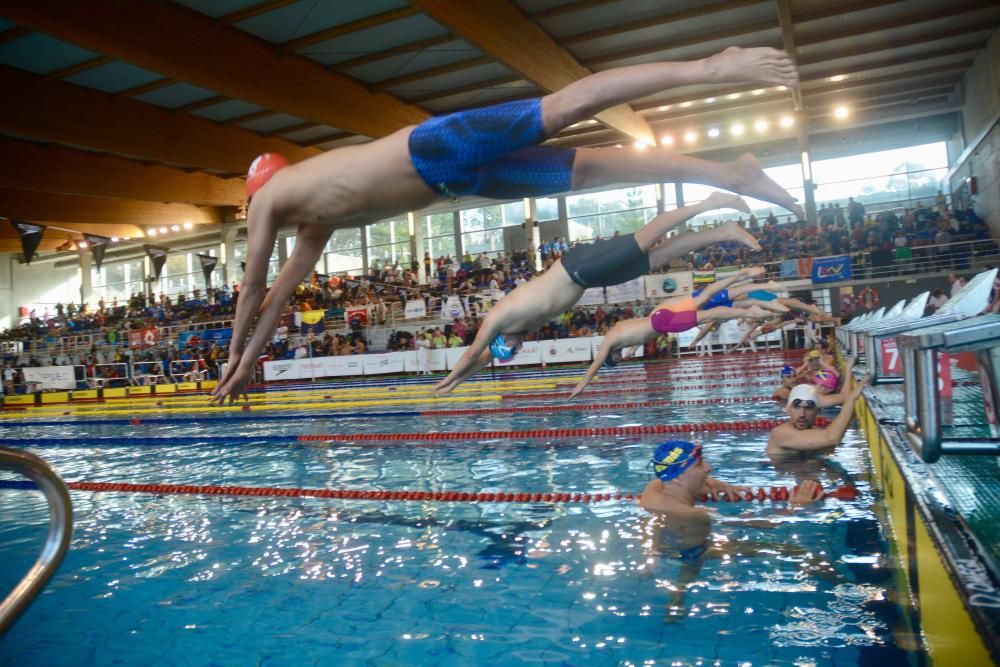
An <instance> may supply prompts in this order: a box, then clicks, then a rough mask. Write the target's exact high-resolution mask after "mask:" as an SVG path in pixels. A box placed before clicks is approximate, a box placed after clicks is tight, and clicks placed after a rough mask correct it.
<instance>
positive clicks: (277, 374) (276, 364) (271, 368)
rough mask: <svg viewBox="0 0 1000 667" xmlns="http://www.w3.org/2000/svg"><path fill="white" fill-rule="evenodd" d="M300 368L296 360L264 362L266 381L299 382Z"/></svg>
mask: <svg viewBox="0 0 1000 667" xmlns="http://www.w3.org/2000/svg"><path fill="white" fill-rule="evenodd" d="M298 371H299V367H298V364H296V363H295V360H294V359H281V360H280V361H265V362H264V380H265V381H266V382H273V381H275V380H298V379H299V373H298Z"/></svg>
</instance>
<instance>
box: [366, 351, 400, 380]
mask: <svg viewBox="0 0 1000 667" xmlns="http://www.w3.org/2000/svg"><path fill="white" fill-rule="evenodd" d="M403 355H404V353H403V352H389V353H387V354H365V355H363V356H362V359H363V368H364V371H365V375H385V374H387V373H402V372H403V369H404V368H405V362H404V360H403Z"/></svg>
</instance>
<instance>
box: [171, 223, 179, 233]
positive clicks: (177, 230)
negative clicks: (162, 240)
mask: <svg viewBox="0 0 1000 667" xmlns="http://www.w3.org/2000/svg"><path fill="white" fill-rule="evenodd" d="M170 231H172V232H179V231H181V226H180V225H170Z"/></svg>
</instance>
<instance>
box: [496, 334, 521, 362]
mask: <svg viewBox="0 0 1000 667" xmlns="http://www.w3.org/2000/svg"><path fill="white" fill-rule="evenodd" d="M490 354H492V355H493V358H494V359H499V360H500V361H507V360H508V359H513V358H514V355H515V354H517V348H516V347H511V346H510V345H508V344H507V343H506V342H504V339H503V334H497V335H496V338H494V339H493V341H492V342H491V343H490Z"/></svg>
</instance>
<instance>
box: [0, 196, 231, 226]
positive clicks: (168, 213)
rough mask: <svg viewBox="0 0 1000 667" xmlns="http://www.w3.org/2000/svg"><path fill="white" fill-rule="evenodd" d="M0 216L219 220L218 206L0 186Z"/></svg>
mask: <svg viewBox="0 0 1000 667" xmlns="http://www.w3.org/2000/svg"><path fill="white" fill-rule="evenodd" d="M0 216H3V217H6V218H14V219H16V220H29V221H31V222H40V223H43V224H44V223H46V222H48V223H63V222H65V223H79V224H91V225H136V226H146V225H150V226H152V225H179V224H183V223H185V222H190V223H191V224H194V225H211V224H218V223H220V222H222V219H223V213H222V211H221V209H218V208H214V207H204V206H191V205H190V204H162V203H158V202H148V201H137V200H134V199H112V198H109V197H84V196H81V195H61V194H54V193H50V192H30V191H28V190H11V189H9V188H0Z"/></svg>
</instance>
